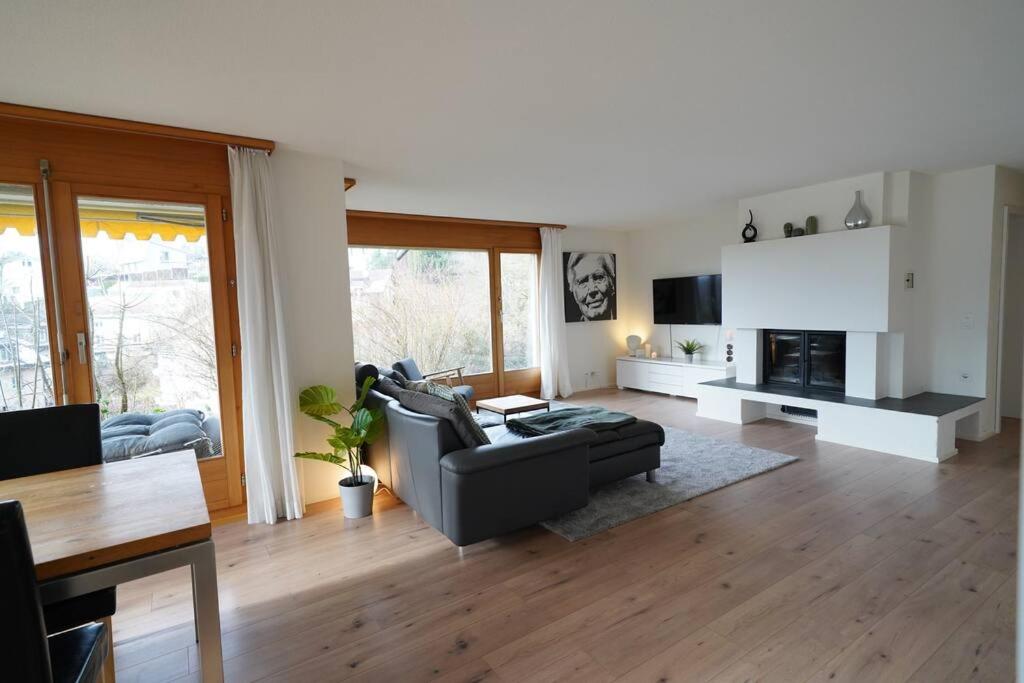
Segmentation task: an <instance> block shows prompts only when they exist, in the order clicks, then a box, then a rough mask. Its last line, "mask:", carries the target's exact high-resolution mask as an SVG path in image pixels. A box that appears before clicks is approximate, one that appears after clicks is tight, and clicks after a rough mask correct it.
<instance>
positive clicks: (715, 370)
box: [615, 356, 736, 398]
mask: <svg viewBox="0 0 1024 683" xmlns="http://www.w3.org/2000/svg"><path fill="white" fill-rule="evenodd" d="M735 376H736V366H734V365H726V364H725V363H716V362H694V363H687V362H686V361H684V360H682V359H679V358H633V357H632V356H619V357H618V358H616V359H615V384H616V385H617V386H618V387H619V389H640V390H642V391H656V392H658V393H661V394H668V395H669V396H687V397H689V398H697V385H698V384H700V383H701V382H710V381H712V380H716V379H726V378H727V377H735Z"/></svg>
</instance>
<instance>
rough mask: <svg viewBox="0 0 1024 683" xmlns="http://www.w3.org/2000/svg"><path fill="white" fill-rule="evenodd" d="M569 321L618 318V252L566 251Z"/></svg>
mask: <svg viewBox="0 0 1024 683" xmlns="http://www.w3.org/2000/svg"><path fill="white" fill-rule="evenodd" d="M562 266H563V271H564V273H565V322H567V323H578V322H587V321H590V320H615V254H602V253H594V252H583V251H564V252H562Z"/></svg>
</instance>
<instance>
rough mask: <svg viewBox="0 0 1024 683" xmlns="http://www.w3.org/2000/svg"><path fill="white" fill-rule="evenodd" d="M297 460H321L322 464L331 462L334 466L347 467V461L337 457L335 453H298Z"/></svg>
mask: <svg viewBox="0 0 1024 683" xmlns="http://www.w3.org/2000/svg"><path fill="white" fill-rule="evenodd" d="M295 457H296V458H305V459H306V460H320V461H321V462H329V463H331V464H332V465H337V466H338V467H345V461H344V460H342V459H341V458H339V457H338V456H336V455H335V454H334V453H316V452H314V451H303V452H302V453H296V454H295Z"/></svg>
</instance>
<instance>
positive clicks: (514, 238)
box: [346, 210, 543, 398]
mask: <svg viewBox="0 0 1024 683" xmlns="http://www.w3.org/2000/svg"><path fill="white" fill-rule="evenodd" d="M346 215H347V219H348V240H349V273H350V277H351V280H350V285H351V293H352V323H353V332H354V337H355V339H354V342H355V343H354V347H355V357H356V360H357V361H363V362H370V363H373V364H374V365H377V366H379V367H384V368H389V367H391V364H392V363H394V362H395V361H396V360H399V359H400V358H402V357H404V356H410V357H412V358H414V359H415V360H416V362H417V364H418V365H419V367H420V369H421V370H422V371H423V372H427V373H429V372H432V371H438V370H447V369H450V368H457V367H463V368H464V370H463V379H464V381H465V382H466V383H467V384H469V385H471V386H472V387H473V389H474V391H475V394H476V397H477V398H487V397H491V396H508V395H512V394H534V393H536V392H538V391H540V339H539V332H540V330H539V323H540V310H539V308H540V306H539V299H540V297H539V290H540V282H539V279H538V275H539V272H540V267H539V266H540V263H539V261H540V232H539V231H538V229H537V228H538V227H541V226H542V225H543V224H537V223H518V222H514V221H495V220H486V219H475V218H448V217H443V216H419V215H414V214H396V213H383V212H378V211H356V210H349V211H348V212H346Z"/></svg>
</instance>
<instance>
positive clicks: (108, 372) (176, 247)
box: [0, 179, 244, 509]
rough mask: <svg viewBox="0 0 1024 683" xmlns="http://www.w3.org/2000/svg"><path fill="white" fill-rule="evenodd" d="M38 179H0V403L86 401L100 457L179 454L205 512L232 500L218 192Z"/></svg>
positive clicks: (231, 377) (234, 439)
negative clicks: (189, 459) (189, 462)
mask: <svg viewBox="0 0 1024 683" xmlns="http://www.w3.org/2000/svg"><path fill="white" fill-rule="evenodd" d="M0 180H2V179H0ZM42 187H43V186H42V183H34V184H29V183H22V184H19V183H4V182H0V410H4V411H7V410H26V409H32V408H41V407H45V406H52V405H57V404H61V403H65V402H67V403H92V402H95V403H98V404H99V406H100V411H101V417H102V420H103V422H102V445H103V457H104V461H106V462H112V461H117V460H125V459H130V458H142V457H148V456H152V455H156V454H159V453H166V452H170V451H175V450H186V451H192V452H194V453H195V455H196V458H197V459H198V460H199V469H200V474H201V477H202V479H203V484H204V490H205V491H206V494H207V501H208V503H209V505H210V508H211V509H218V508H224V507H230V506H235V505H240V504H241V503H242V502H244V499H243V490H242V479H241V477H242V459H241V444H240V436H239V435H240V426H241V425H240V417H239V415H240V412H239V408H240V403H239V399H238V392H237V386H238V376H237V372H236V370H237V367H236V364H235V362H234V361H235V358H236V356H237V351H238V347H237V342H234V341H233V337H234V335H233V330H234V329H235V327H236V325H235V321H236V320H237V312H236V310H235V308H234V306H233V304H232V300H233V299H234V292H233V291H232V286H233V282H234V279H233V277H232V276H230V271H231V268H230V264H231V262H232V261H233V254H231V253H230V249H231V246H232V245H231V242H230V239H229V236H228V233H227V230H226V229H225V226H224V222H223V218H224V216H223V214H222V211H221V208H222V204H223V201H224V199H223V198H222V197H221V196H219V195H206V194H191V193H178V192H158V191H143V190H139V189H137V188H136V189H127V188H117V187H108V186H93V185H85V184H82V185H76V184H73V183H68V182H54V183H51V184H50V186H49V190H50V193H49V197H50V206H49V207H46V206H45V205H44V202H43V201H42V197H43V191H42ZM47 209H48V210H49V211H50V213H51V215H50V221H49V223H47V221H46V219H45V216H46V211H47ZM48 225H49V226H51V227H47V226H48ZM50 229H52V231H53V238H54V239H53V244H54V245H55V254H54V255H53V258H51V257H50V253H49V243H50V241H49V235H48V233H47V231H48V230H50ZM57 310H59V311H60V316H59V319H60V328H61V329H60V331H61V333H62V337H63V346H64V348H65V349H66V350H67V353H66V356H65V360H64V366H63V372H62V368H61V354H60V344H59V343H58V339H57V333H58V322H57V320H58V316H57V315H55V311H57ZM65 389H66V392H65ZM65 393H66V396H65Z"/></svg>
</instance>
